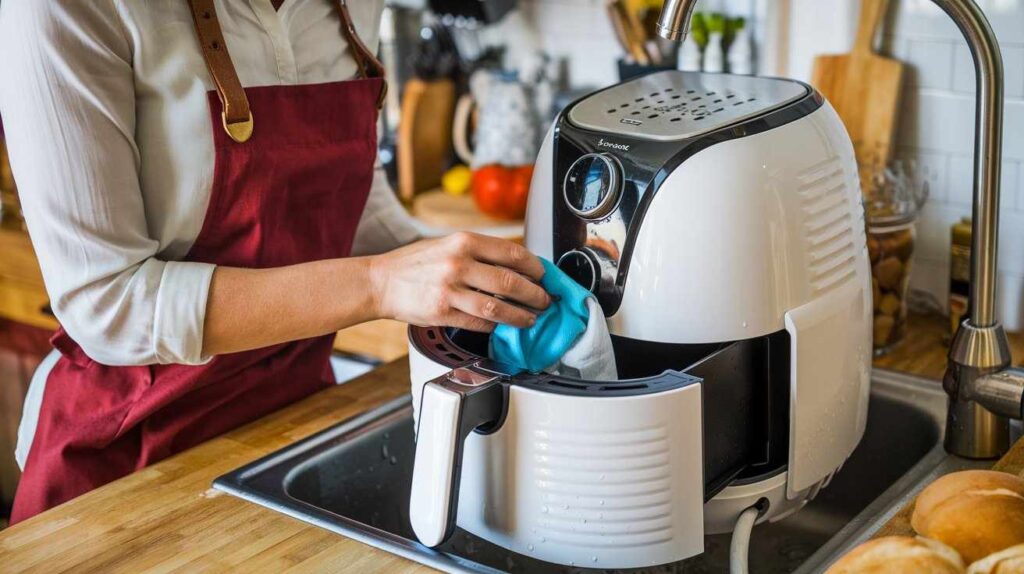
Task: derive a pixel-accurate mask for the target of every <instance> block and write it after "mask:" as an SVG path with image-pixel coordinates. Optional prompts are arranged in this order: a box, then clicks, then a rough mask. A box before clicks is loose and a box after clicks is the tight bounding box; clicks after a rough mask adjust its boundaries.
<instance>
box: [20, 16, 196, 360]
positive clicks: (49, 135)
mask: <svg viewBox="0 0 1024 574" xmlns="http://www.w3.org/2000/svg"><path fill="white" fill-rule="evenodd" d="M0 54H2V55H3V61H4V71H5V74H4V78H3V81H2V82H0V114H2V116H3V120H4V128H5V132H6V137H7V143H8V148H9V153H10V159H11V165H12V168H13V170H14V176H15V180H16V181H17V182H18V190H19V196H20V199H21V203H22V207H23V210H24V212H25V218H26V221H27V223H28V227H29V233H30V234H31V236H32V243H33V245H34V247H35V249H36V254H37V256H38V258H39V263H40V266H41V268H42V271H43V276H44V279H45V282H46V287H47V291H48V292H49V295H50V298H51V304H52V307H53V310H54V313H55V314H56V315H57V318H58V319H59V320H60V322H61V324H62V325H63V326H64V328H65V329H66V330H67V332H68V334H70V335H71V337H72V338H73V339H74V340H75V341H76V342H77V343H78V344H79V345H80V346H81V347H82V348H83V350H84V351H85V352H86V354H88V355H89V356H90V357H91V358H92V359H93V360H95V361H98V362H100V363H104V364H109V365H144V364H154V363H186V364H196V363H201V362H204V361H205V360H207V359H208V358H207V357H203V356H202V337H203V322H204V316H205V312H206V302H207V295H208V291H209V285H210V281H211V278H212V275H213V271H214V267H213V266H212V265H208V264H201V263H184V262H166V261H161V260H160V259H158V258H157V257H156V255H157V253H158V252H159V249H160V246H159V243H158V241H156V240H155V239H153V238H152V237H151V236H150V235H149V234H148V226H147V222H146V218H145V213H144V204H143V196H142V192H141V189H140V187H139V175H138V164H139V154H138V149H137V147H136V144H135V139H134V134H135V91H134V83H133V74H132V66H131V61H132V53H131V44H130V43H129V41H128V40H127V37H126V34H125V33H124V30H123V28H122V26H121V22H120V19H119V16H118V14H117V13H116V10H115V7H114V3H113V2H110V1H95V2H94V1H84V2H83V1H82V0H46V1H39V0H4V2H3V4H2V7H0Z"/></svg>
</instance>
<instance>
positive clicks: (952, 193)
mask: <svg viewBox="0 0 1024 574" xmlns="http://www.w3.org/2000/svg"><path fill="white" fill-rule="evenodd" d="M1000 181H1001V183H1000V208H1001V211H1002V212H1004V213H1006V212H1013V211H1016V209H1017V192H1018V189H1019V185H1020V166H1019V164H1018V162H1015V161H1004V162H1003V168H1002V173H1001V177H1000ZM947 188H948V196H947V199H946V201H947V202H948V203H949V204H951V205H962V206H967V207H970V206H971V205H972V204H973V203H974V157H973V156H968V155H955V156H952V157H951V158H950V159H949V179H948V181H947Z"/></svg>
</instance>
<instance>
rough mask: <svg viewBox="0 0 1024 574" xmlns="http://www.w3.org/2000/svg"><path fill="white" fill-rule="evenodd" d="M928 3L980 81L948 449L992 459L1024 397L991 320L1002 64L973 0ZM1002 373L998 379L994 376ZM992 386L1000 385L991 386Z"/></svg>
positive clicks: (689, 7)
mask: <svg viewBox="0 0 1024 574" xmlns="http://www.w3.org/2000/svg"><path fill="white" fill-rule="evenodd" d="M932 1H933V2H934V3H935V4H936V5H938V6H939V7H940V8H941V9H942V10H943V11H944V12H945V13H946V14H947V15H948V16H949V17H950V18H951V19H952V20H953V21H954V22H955V23H956V25H957V27H958V28H960V32H961V33H962V34H963V36H964V39H965V40H966V41H967V45H968V46H969V47H970V49H971V55H972V57H973V58H974V70H975V74H976V82H977V107H976V110H975V118H974V208H973V222H972V226H973V232H974V236H973V238H972V241H973V243H972V246H971V295H970V310H971V313H970V317H969V318H968V319H967V320H965V321H964V322H963V324H962V325H961V326H960V329H959V330H958V331H957V334H956V336H955V337H954V338H953V343H952V346H951V348H950V353H949V363H948V366H947V370H946V377H945V380H944V387H945V389H946V391H947V392H948V393H949V395H950V406H949V413H948V416H947V425H946V450H948V451H949V452H951V453H953V454H957V455H961V456H965V457H970V458H990V457H996V456H999V455H1001V454H1003V453H1004V452H1006V450H1008V449H1009V421H1008V419H1007V418H1005V417H1003V416H999V415H998V414H996V413H1003V414H1005V413H1008V412H1017V413H1020V412H1021V411H1020V409H1014V408H1012V407H1013V405H1009V406H1007V404H1006V402H1007V400H1008V399H1007V397H1008V396H1009V397H1021V396H1024V371H1012V372H1011V371H1008V370H1007V369H1008V367H1009V365H1010V355H1009V345H1008V341H1007V339H1006V333H1005V332H1004V331H1003V327H1002V325H1000V324H999V322H998V321H997V320H996V317H995V300H996V297H995V294H996V262H997V256H998V239H999V178H1000V171H1001V168H1002V157H1003V150H1002V146H1003V59H1002V55H1001V54H1000V52H999V44H998V43H997V41H996V37H995V34H994V33H993V32H992V27H991V26H990V25H989V22H988V19H987V18H986V17H985V14H984V13H983V12H982V11H981V8H979V7H978V5H977V4H976V3H975V2H974V0H932ZM696 4H697V1H696V0H666V2H665V5H664V8H663V9H662V12H661V17H660V18H659V20H658V34H659V35H660V36H661V37H663V38H666V39H668V40H675V41H680V40H682V39H683V38H685V37H686V32H687V30H689V27H690V18H691V16H692V15H693V9H694V6H695V5H696ZM1000 373H1002V374H1003V376H998V377H997V376H996V375H999V374H1000ZM992 381H998V382H999V384H998V385H993V384H990V383H992ZM993 389H997V390H998V392H996V391H993ZM995 395H998V396H995ZM1018 416H1020V415H1018Z"/></svg>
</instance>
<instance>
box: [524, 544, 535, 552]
mask: <svg viewBox="0 0 1024 574" xmlns="http://www.w3.org/2000/svg"><path fill="white" fill-rule="evenodd" d="M526 548H527V550H529V551H530V552H533V544H530V545H529V546H527V547H526Z"/></svg>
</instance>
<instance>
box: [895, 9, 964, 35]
mask: <svg viewBox="0 0 1024 574" xmlns="http://www.w3.org/2000/svg"><path fill="white" fill-rule="evenodd" d="M890 30H891V31H892V33H893V34H895V35H897V36H914V37H919V38H944V39H950V40H955V39H959V38H961V37H962V36H961V35H960V30H958V29H957V27H956V24H954V23H953V22H952V21H951V20H950V19H949V16H947V15H946V14H945V12H943V11H942V9H941V8H939V7H938V6H936V5H935V3H934V2H932V0H900V2H899V4H898V7H897V9H896V10H895V11H894V12H893V14H892V20H891V22H890Z"/></svg>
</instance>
